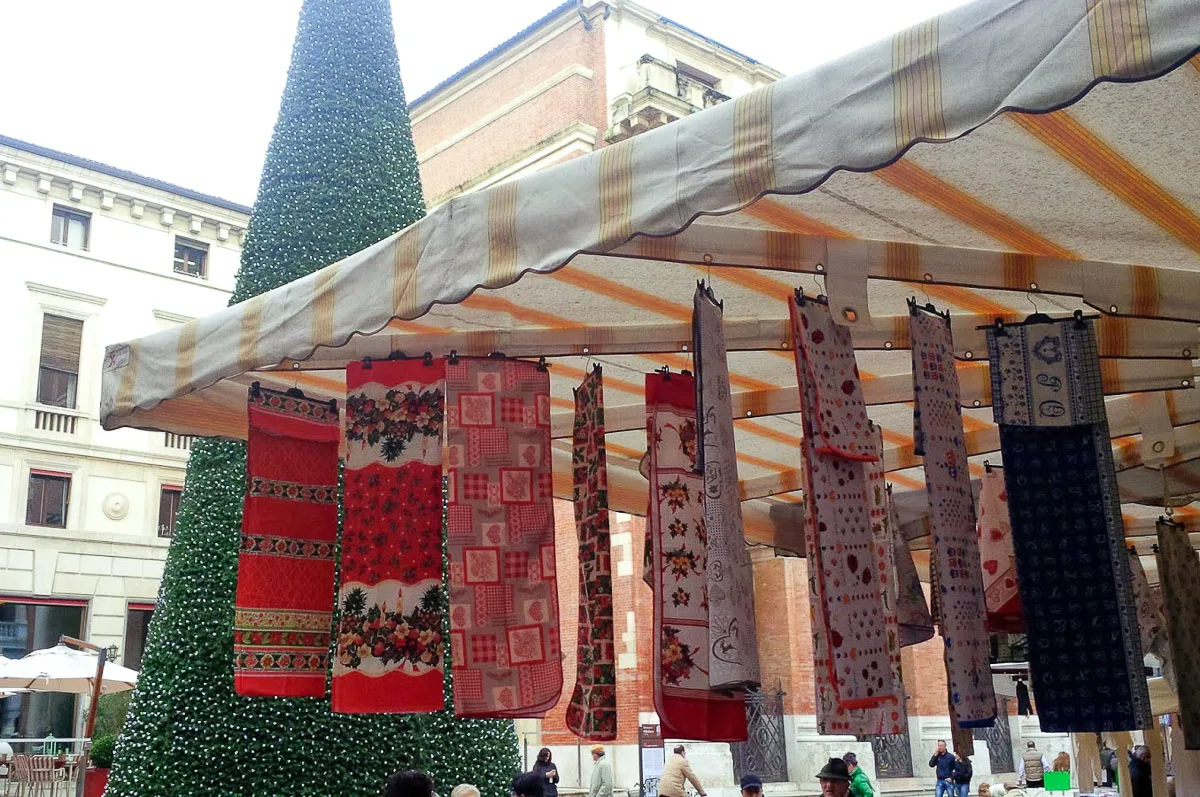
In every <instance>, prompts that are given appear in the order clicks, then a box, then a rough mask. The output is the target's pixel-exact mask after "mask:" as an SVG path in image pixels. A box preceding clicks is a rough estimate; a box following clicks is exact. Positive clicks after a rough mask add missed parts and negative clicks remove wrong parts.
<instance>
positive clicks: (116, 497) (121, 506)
mask: <svg viewBox="0 0 1200 797" xmlns="http://www.w3.org/2000/svg"><path fill="white" fill-rule="evenodd" d="M101 507H102V508H103V509H104V516H105V517H107V518H108V519H109V520H124V519H125V516H126V515H128V514H129V499H128V498H126V497H125V495H124V494H123V493H109V494H108V495H106V496H104V501H103V503H102V504H101Z"/></svg>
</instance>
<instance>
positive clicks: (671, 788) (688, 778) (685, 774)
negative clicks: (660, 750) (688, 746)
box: [658, 744, 707, 797]
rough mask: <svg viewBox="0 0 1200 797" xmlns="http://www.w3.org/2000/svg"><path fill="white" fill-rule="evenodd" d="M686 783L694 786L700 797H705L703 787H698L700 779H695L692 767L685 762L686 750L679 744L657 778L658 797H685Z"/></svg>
mask: <svg viewBox="0 0 1200 797" xmlns="http://www.w3.org/2000/svg"><path fill="white" fill-rule="evenodd" d="M686 783H691V784H692V785H693V786H695V787H696V793H697V794H699V795H700V797H707V793H706V792H705V791H704V787H703V786H702V785H700V779H699V778H697V777H696V773H695V772H693V771H692V765H691V764H690V763H689V762H688V760H687V750H685V749H684V747H683V745H681V744H679V745H676V746H675V750H674V752H672V754H671V757H670V758H669V759H667V763H666V764H665V765H664V766H663V771H662V774H661V775H659V777H658V793H659V795H660V797H686V795H685V792H684V787H685V784H686Z"/></svg>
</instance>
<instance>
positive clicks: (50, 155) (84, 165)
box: [0, 135, 250, 217]
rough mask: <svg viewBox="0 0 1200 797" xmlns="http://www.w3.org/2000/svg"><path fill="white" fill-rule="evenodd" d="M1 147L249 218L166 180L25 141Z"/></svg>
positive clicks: (238, 208)
mask: <svg viewBox="0 0 1200 797" xmlns="http://www.w3.org/2000/svg"><path fill="white" fill-rule="evenodd" d="M0 147H4V148H8V149H11V150H16V151H19V152H24V153H26V154H28V155H31V156H37V157H42V158H46V159H48V160H51V161H57V162H58V163H64V164H68V165H70V166H73V167H75V168H77V169H85V170H87V171H90V172H95V173H97V174H103V175H105V176H107V177H111V178H114V179H118V180H122V181H124V182H129V183H133V184H136V185H140V186H143V187H146V188H150V189H154V190H155V191H159V192H162V193H164V194H170V195H172V196H178V197H182V198H184V199H187V200H190V201H193V202H198V203H200V204H202V205H206V206H209V207H214V208H221V209H222V210H225V211H227V212H229V213H232V214H235V215H237V216H244V217H249V215H250V207H249V206H247V205H243V204H241V203H238V202H232V201H230V200H228V199H223V198H222V197H219V196H213V195H211V194H205V193H203V192H201V191H193V190H192V189H190V188H185V187H183V186H181V185H175V184H174V183H168V182H167V181H165V180H159V179H156V178H154V177H146V176H145V175H141V174H137V173H136V172H131V171H129V170H128V169H119V168H117V167H116V166H109V165H108V164H107V163H101V162H100V161H95V160H92V159H91V158H81V157H80V156H78V155H72V154H71V153H69V152H60V151H59V150H55V149H50V148H49V147H43V146H40V145H38V144H31V143H29V142H28V141H21V140H20V139H16V138H11V137H10V136H5V135H0Z"/></svg>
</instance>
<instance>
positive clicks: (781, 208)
mask: <svg viewBox="0 0 1200 797" xmlns="http://www.w3.org/2000/svg"><path fill="white" fill-rule="evenodd" d="M742 212H743V213H745V214H746V215H747V216H753V217H754V218H756V219H758V220H759V221H765V222H766V223H767V224H771V225H774V226H775V227H778V228H779V229H781V230H787V231H788V232H794V233H799V234H800V235H823V236H825V237H826V238H853V237H854V236H853V235H850V234H849V233H848V232H846V231H844V230H839V229H838V228H837V227H834V226H833V225H832V224H826V223H825V222H823V221H818V220H817V219H814V218H811V217H809V216H806V215H804V214H803V213H800V212H799V211H796V210H793V209H792V208H789V207H788V206H787V205H784V204H783V203H781V202H778V201H776V200H774V199H760V200H758V201H757V202H755V203H754V204H753V205H750V206H748V207H746V208H743V209H742Z"/></svg>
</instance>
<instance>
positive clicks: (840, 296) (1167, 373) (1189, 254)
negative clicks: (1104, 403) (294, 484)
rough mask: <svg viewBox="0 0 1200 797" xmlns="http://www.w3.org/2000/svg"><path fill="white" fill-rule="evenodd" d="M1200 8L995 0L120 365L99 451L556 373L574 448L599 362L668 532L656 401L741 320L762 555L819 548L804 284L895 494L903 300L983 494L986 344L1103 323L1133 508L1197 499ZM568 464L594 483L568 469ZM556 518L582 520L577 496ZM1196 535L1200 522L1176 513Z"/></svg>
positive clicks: (633, 489)
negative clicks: (657, 389) (276, 394)
mask: <svg viewBox="0 0 1200 797" xmlns="http://www.w3.org/2000/svg"><path fill="white" fill-rule="evenodd" d="M1198 50H1200V0H1155V1H1154V2H1151V1H1150V0H980V1H979V2H976V3H973V4H971V5H967V6H964V7H962V8H959V9H957V10H955V11H952V12H950V13H948V14H945V15H943V16H941V17H938V18H935V19H932V20H929V21H928V22H925V23H922V24H920V25H917V26H915V27H913V28H911V29H909V30H906V31H903V32H901V33H898V34H896V35H895V36H893V37H892V38H891V39H889V40H886V41H882V42H879V43H877V44H875V45H873V46H871V47H868V48H866V49H864V50H861V51H859V52H857V53H854V54H852V55H850V56H847V57H845V58H842V59H839V60H837V61H834V62H831V63H829V64H827V65H825V66H822V67H820V68H818V69H815V70H813V71H811V72H808V73H805V74H802V75H797V76H794V77H790V78H786V79H784V80H781V81H779V82H778V83H776V84H774V85H771V86H768V87H765V88H763V89H760V90H758V91H756V92H753V93H750V94H747V95H744V96H742V97H739V98H737V99H735V100H731V101H729V102H726V103H724V104H722V105H719V106H717V107H715V108H712V109H710V110H707V111H704V112H703V113H698V114H696V115H695V116H692V117H689V118H686V119H683V120H681V121H679V122H676V123H673V124H670V125H667V126H665V127H662V128H659V129H656V130H652V131H650V132H647V133H645V134H642V135H639V136H636V137H634V138H631V139H628V140H626V141H622V142H620V143H618V144H614V145H611V146H607V147H605V148H603V149H601V150H600V151H599V152H596V153H593V154H591V155H589V156H587V157H582V158H577V159H575V160H572V161H569V162H567V163H564V164H562V165H559V166H557V167H555V168H552V169H548V170H546V171H544V172H542V173H538V174H534V175H531V176H529V177H526V178H523V179H520V180H516V181H513V182H509V183H505V184H502V185H498V186H495V187H492V188H489V189H487V190H485V191H481V192H478V193H474V194H469V195H466V196H462V197H458V198H455V199H453V200H451V201H449V202H447V203H446V204H444V205H442V206H440V207H438V208H436V209H435V210H434V211H432V212H431V213H430V214H429V216H428V217H426V218H425V219H423V220H422V221H421V222H419V223H417V224H415V225H413V226H411V227H409V228H407V229H405V230H403V231H401V232H399V233H397V234H395V235H393V236H391V237H389V238H387V239H386V240H384V241H381V242H380V243H378V244H376V245H374V246H372V247H370V248H368V249H366V250H364V251H362V252H359V253H357V254H355V255H353V256H351V257H349V258H346V259H345V260H343V261H341V262H339V263H335V264H332V265H330V266H328V267H327V268H325V269H323V270H321V271H319V272H317V273H315V274H312V275H310V276H309V277H306V278H304V279H300V280H297V281H295V282H293V283H291V284H289V285H286V286H284V287H281V288H279V289H277V290H274V291H272V292H270V293H268V294H264V295H262V296H259V297H256V298H254V299H251V300H249V301H247V302H244V303H242V304H239V305H236V306H234V307H230V308H228V309H226V310H223V311H221V312H219V313H215V314H213V315H211V316H208V317H206V318H201V319H198V320H196V321H192V322H189V323H187V324H184V325H182V326H180V327H178V328H176V329H171V330H168V331H165V332H160V333H158V334H156V335H152V336H149V337H146V338H142V339H139V340H135V341H132V342H129V343H123V344H119V345H115V346H111V347H110V348H109V349H108V351H107V353H106V357H105V363H104V382H103V398H102V405H101V417H102V420H103V424H104V426H105V428H108V429H115V428H119V427H123V426H132V427H138V428H146V429H161V430H166V431H171V432H174V433H177V434H195V435H222V436H229V437H244V436H245V432H246V412H245V400H246V390H247V387H248V386H249V385H250V384H251V383H253V382H255V381H259V382H261V383H263V384H264V385H269V386H278V387H292V386H298V387H300V388H302V389H303V390H304V391H305V392H307V393H310V394H314V395H322V396H328V397H340V396H341V395H342V394H343V378H344V377H343V369H344V366H345V364H346V363H347V362H349V361H351V360H354V359H358V358H362V357H364V356H371V357H376V358H381V357H387V356H389V355H391V354H393V353H396V352H402V353H405V354H407V355H410V356H419V355H420V354H421V353H423V352H424V351H431V352H433V353H435V354H437V355H444V354H446V353H448V352H449V351H450V350H457V351H458V352H459V353H460V354H472V355H486V354H489V353H492V352H496V351H499V352H503V353H505V354H509V355H521V356H525V355H545V356H547V357H551V358H553V360H552V362H553V369H552V371H551V373H552V376H553V382H554V388H553V391H554V404H555V408H556V410H557V412H558V413H559V415H558V416H557V417H556V418H555V426H556V429H557V430H558V433H559V434H560V435H565V434H566V433H567V430H568V426H569V424H568V421H567V415H566V414H567V413H569V412H570V408H571V401H570V397H571V388H572V387H573V386H574V385H575V384H576V383H577V382H578V381H579V379H580V378H581V377H582V375H583V373H584V370H585V368H586V365H587V363H588V361H589V360H591V361H600V362H602V363H604V365H605V386H606V392H607V394H608V404H609V405H610V407H611V409H610V410H609V418H610V434H609V438H608V442H609V462H610V467H611V471H612V476H611V481H612V485H613V489H612V500H613V505H614V507H615V508H617V509H621V510H624V511H630V512H642V511H644V507H645V500H646V498H645V495H646V494H645V482H644V481H642V480H641V477H640V476H639V475H638V473H637V462H638V459H639V458H640V456H641V454H642V452H643V451H644V448H645V440H644V437H645V435H644V430H643V419H642V408H641V402H642V374H643V373H644V372H646V371H648V370H650V369H652V368H656V367H659V366H662V365H668V366H670V367H671V368H673V369H679V368H686V367H688V365H689V362H690V353H689V352H688V348H689V345H690V344H689V341H690V335H689V331H688V325H689V322H690V317H691V296H692V292H693V289H694V287H695V282H696V280H697V279H707V280H710V281H711V282H712V283H713V285H714V288H715V291H716V294H717V295H718V296H719V297H720V298H722V299H723V300H724V302H725V314H726V318H727V324H728V327H729V332H728V334H729V339H730V346H729V348H730V350H731V352H730V356H729V359H730V366H731V370H732V382H733V386H734V389H735V390H736V391H739V393H738V394H737V395H736V396H735V408H736V411H737V413H738V414H739V421H738V423H737V427H738V430H737V445H738V457H739V462H740V476H741V480H742V492H743V498H744V499H745V502H746V503H745V507H746V510H745V511H746V520H747V536H748V538H749V539H751V540H752V541H754V542H759V543H764V544H770V545H775V546H777V547H780V548H784V549H791V550H795V549H796V548H798V547H799V535H800V526H799V523H797V522H796V521H797V519H798V517H799V513H800V512H802V511H803V509H802V506H801V505H800V503H799V502H800V495H799V492H798V490H799V474H798V470H797V469H798V467H799V452H798V446H799V435H800V423H799V420H798V418H797V415H796V412H797V406H798V399H797V395H796V389H795V387H794V385H795V373H794V365H793V362H792V357H791V353H790V351H789V349H790V339H789V334H788V330H787V325H786V324H785V323H784V319H785V318H786V316H787V305H786V302H787V301H788V298H789V297H790V296H791V294H792V292H793V290H794V289H795V288H796V287H802V288H804V290H806V291H808V292H810V293H816V292H821V293H826V294H828V295H829V296H830V304H831V306H832V307H833V308H835V313H837V314H839V315H840V316H841V318H842V320H843V321H845V322H846V323H847V324H849V325H850V326H851V327H852V328H853V331H854V335H855V341H856V345H857V346H858V348H859V366H860V369H861V370H862V372H863V374H864V379H865V383H864V392H865V394H866V397H867V400H868V402H869V403H870V404H871V405H872V406H871V415H872V417H873V418H874V419H875V420H876V421H877V422H879V423H880V424H881V425H882V426H883V428H884V430H885V432H884V434H885V442H886V445H887V446H888V452H887V462H888V469H889V471H890V475H889V478H890V479H891V481H892V483H893V484H894V485H895V486H896V488H897V489H898V490H904V489H912V490H918V489H921V488H922V487H923V479H922V475H921V471H920V469H919V468H918V467H917V466H919V464H920V461H919V459H918V458H917V457H915V456H914V455H913V453H912V440H911V431H912V417H911V416H912V410H911V408H910V407H909V406H908V405H907V404H906V403H905V402H907V401H908V400H909V399H911V381H910V376H909V375H910V372H911V364H910V358H909V353H908V352H907V351H906V350H905V348H906V346H907V318H906V307H905V303H904V300H905V299H906V298H907V297H909V296H915V297H916V298H917V299H918V301H920V302H922V303H924V302H926V301H929V302H933V303H935V304H936V305H938V306H939V307H942V308H948V309H949V310H950V311H951V312H952V314H953V317H954V319H955V332H956V345H957V348H958V356H959V359H960V362H959V371H960V376H961V379H962V383H963V392H964V403H965V408H964V417H965V421H966V428H967V432H968V440H969V446H970V451H971V453H972V454H973V455H974V457H975V459H974V465H975V466H979V465H980V463H981V461H982V460H983V459H985V458H987V457H988V456H991V457H992V458H993V459H996V458H997V457H998V454H996V453H995V452H996V450H997V448H998V441H997V435H996V429H995V427H994V425H993V424H992V418H991V412H990V410H989V409H988V407H989V405H990V381H989V374H988V368H987V364H986V353H985V352H984V350H983V339H982V334H981V333H980V332H978V330H976V329H975V327H976V326H978V325H980V324H984V323H989V322H990V321H991V320H992V319H994V318H996V317H1002V318H1005V319H1009V320H1013V319H1020V318H1023V317H1024V316H1025V315H1027V314H1029V313H1032V312H1034V311H1035V310H1037V311H1040V312H1044V313H1049V314H1051V315H1057V314H1070V313H1072V312H1074V311H1076V310H1083V311H1085V312H1087V313H1089V314H1092V313H1099V314H1101V315H1102V316H1103V317H1102V318H1101V319H1100V321H1098V334H1099V338H1100V346H1101V355H1102V357H1103V358H1104V359H1103V361H1102V362H1103V365H1104V369H1103V371H1104V387H1105V392H1106V393H1107V394H1108V395H1109V396H1110V398H1109V415H1110V419H1111V421H1112V427H1113V428H1112V433H1113V436H1114V441H1113V444H1114V447H1115V449H1116V451H1117V461H1118V463H1119V466H1118V467H1119V468H1120V469H1121V470H1122V489H1123V495H1124V496H1125V500H1127V501H1129V502H1131V503H1138V502H1141V503H1146V502H1147V501H1149V500H1151V498H1152V497H1153V495H1154V494H1157V495H1159V496H1161V494H1162V491H1163V483H1164V479H1163V476H1162V474H1160V473H1158V472H1157V471H1156V472H1154V473H1152V474H1148V472H1147V468H1148V467H1152V468H1161V467H1164V466H1165V467H1166V468H1167V470H1166V474H1167V476H1168V478H1167V479H1166V481H1165V483H1166V485H1167V489H1168V491H1169V492H1173V493H1175V494H1177V495H1180V496H1184V497H1185V500H1190V496H1191V494H1192V493H1193V492H1196V493H1200V468H1198V467H1197V465H1196V463H1197V462H1200V399H1197V398H1196V394H1195V392H1194V390H1193V389H1192V387H1193V383H1194V380H1195V378H1196V367H1197V363H1196V355H1197V352H1198V349H1200V342H1198V335H1197V324H1198V323H1200V172H1197V171H1196V169H1195V168H1194V166H1195V164H1197V163H1200V136H1197V135H1196V130H1197V120H1198V119H1200V113H1198V111H1200V57H1197V56H1196V53H1197V51H1198ZM558 445H560V446H561V448H559V449H557V450H558V455H559V456H560V457H561V458H563V461H564V462H565V461H567V460H568V459H569V456H570V453H569V443H567V441H565V440H564V441H560V442H559V444H558ZM557 477H558V481H556V485H555V487H556V490H557V491H558V493H559V494H560V495H564V496H569V494H570V477H569V470H568V469H566V468H562V469H560V473H559V474H557ZM1192 512H1193V510H1192V509H1191V508H1190V507H1183V508H1182V509H1181V510H1180V514H1181V515H1182V516H1187V517H1190V515H1191V513H1192Z"/></svg>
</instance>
